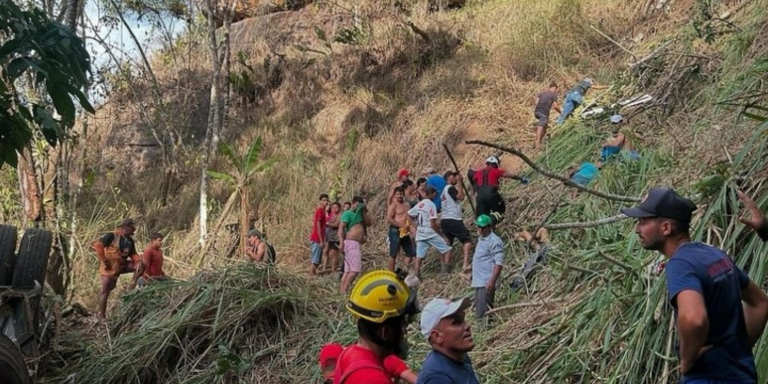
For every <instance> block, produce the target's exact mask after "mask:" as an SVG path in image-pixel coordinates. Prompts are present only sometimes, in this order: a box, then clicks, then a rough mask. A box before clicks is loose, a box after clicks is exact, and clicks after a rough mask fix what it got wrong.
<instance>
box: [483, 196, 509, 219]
mask: <svg viewBox="0 0 768 384" xmlns="http://www.w3.org/2000/svg"><path fill="white" fill-rule="evenodd" d="M506 211H507V205H506V203H504V199H503V198H502V197H501V195H499V194H498V193H497V194H478V195H477V215H478V216H480V215H488V216H491V212H498V213H500V214H502V215H503V214H504V213H505V212H506Z"/></svg>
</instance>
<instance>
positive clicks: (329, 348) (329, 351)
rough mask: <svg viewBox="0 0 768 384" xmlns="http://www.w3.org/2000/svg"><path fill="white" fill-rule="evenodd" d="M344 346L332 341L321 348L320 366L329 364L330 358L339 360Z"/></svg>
mask: <svg viewBox="0 0 768 384" xmlns="http://www.w3.org/2000/svg"><path fill="white" fill-rule="evenodd" d="M343 351H344V347H342V346H341V344H339V343H330V344H326V345H324V346H323V347H322V348H320V368H321V369H322V368H325V367H326V366H328V360H338V359H339V356H341V352H343Z"/></svg>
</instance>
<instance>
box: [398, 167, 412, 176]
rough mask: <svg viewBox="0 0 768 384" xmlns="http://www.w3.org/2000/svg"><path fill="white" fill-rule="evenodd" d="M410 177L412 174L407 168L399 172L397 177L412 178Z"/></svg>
mask: <svg viewBox="0 0 768 384" xmlns="http://www.w3.org/2000/svg"><path fill="white" fill-rule="evenodd" d="M410 175H411V172H409V171H408V170H407V169H405V168H400V170H399V171H397V177H403V176H410Z"/></svg>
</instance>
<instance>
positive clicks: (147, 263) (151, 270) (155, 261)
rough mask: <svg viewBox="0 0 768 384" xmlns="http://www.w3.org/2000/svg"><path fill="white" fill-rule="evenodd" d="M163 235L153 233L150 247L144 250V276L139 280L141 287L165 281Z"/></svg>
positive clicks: (150, 238) (142, 257)
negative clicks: (153, 282)
mask: <svg viewBox="0 0 768 384" xmlns="http://www.w3.org/2000/svg"><path fill="white" fill-rule="evenodd" d="M162 247H163V235H161V234H160V233H157V232H155V233H153V234H151V235H150V236H149V245H147V248H146V249H144V254H143V255H142V256H141V259H142V260H143V261H144V275H143V276H142V277H141V278H139V282H138V284H139V286H144V285H146V284H147V283H149V282H152V281H160V280H165V279H166V277H165V272H163V249H162Z"/></svg>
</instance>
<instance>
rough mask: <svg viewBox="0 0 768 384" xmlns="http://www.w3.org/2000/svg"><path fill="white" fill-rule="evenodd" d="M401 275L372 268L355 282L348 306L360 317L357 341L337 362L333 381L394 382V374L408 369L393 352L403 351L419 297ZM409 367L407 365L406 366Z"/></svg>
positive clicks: (344, 383)
mask: <svg viewBox="0 0 768 384" xmlns="http://www.w3.org/2000/svg"><path fill="white" fill-rule="evenodd" d="M406 280H415V281H416V283H415V284H413V283H409V284H408V285H406V283H405V281H403V280H402V278H401V276H399V275H398V274H396V273H395V272H392V271H389V270H377V271H371V272H369V273H367V274H365V275H364V276H363V277H362V278H360V281H359V282H358V283H357V284H356V285H355V287H354V288H353V290H352V292H351V293H350V295H349V300H348V301H347V310H349V311H350V312H351V313H352V314H353V315H355V317H356V318H357V333H358V340H357V343H355V344H353V345H351V346H349V347H347V348H346V349H345V350H344V352H342V353H341V355H340V356H339V358H338V360H337V362H336V371H335V372H334V379H333V383H334V384H392V376H394V375H400V377H403V376H402V375H403V374H405V373H407V370H405V371H404V370H403V368H404V366H405V364H401V363H402V361H400V362H398V361H396V360H394V358H392V357H390V356H398V355H401V354H402V353H403V352H404V348H403V347H404V346H405V343H407V339H406V328H407V325H408V321H409V320H410V319H411V318H412V317H413V316H414V315H416V314H417V313H418V307H417V306H418V304H417V303H418V300H416V295H415V292H416V291H415V290H414V291H413V292H414V295H413V296H412V295H411V289H410V288H409V286H417V285H418V280H417V279H415V278H413V277H412V276H409V277H408V278H407V279H406ZM398 360H399V358H398ZM405 368H407V366H405Z"/></svg>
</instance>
